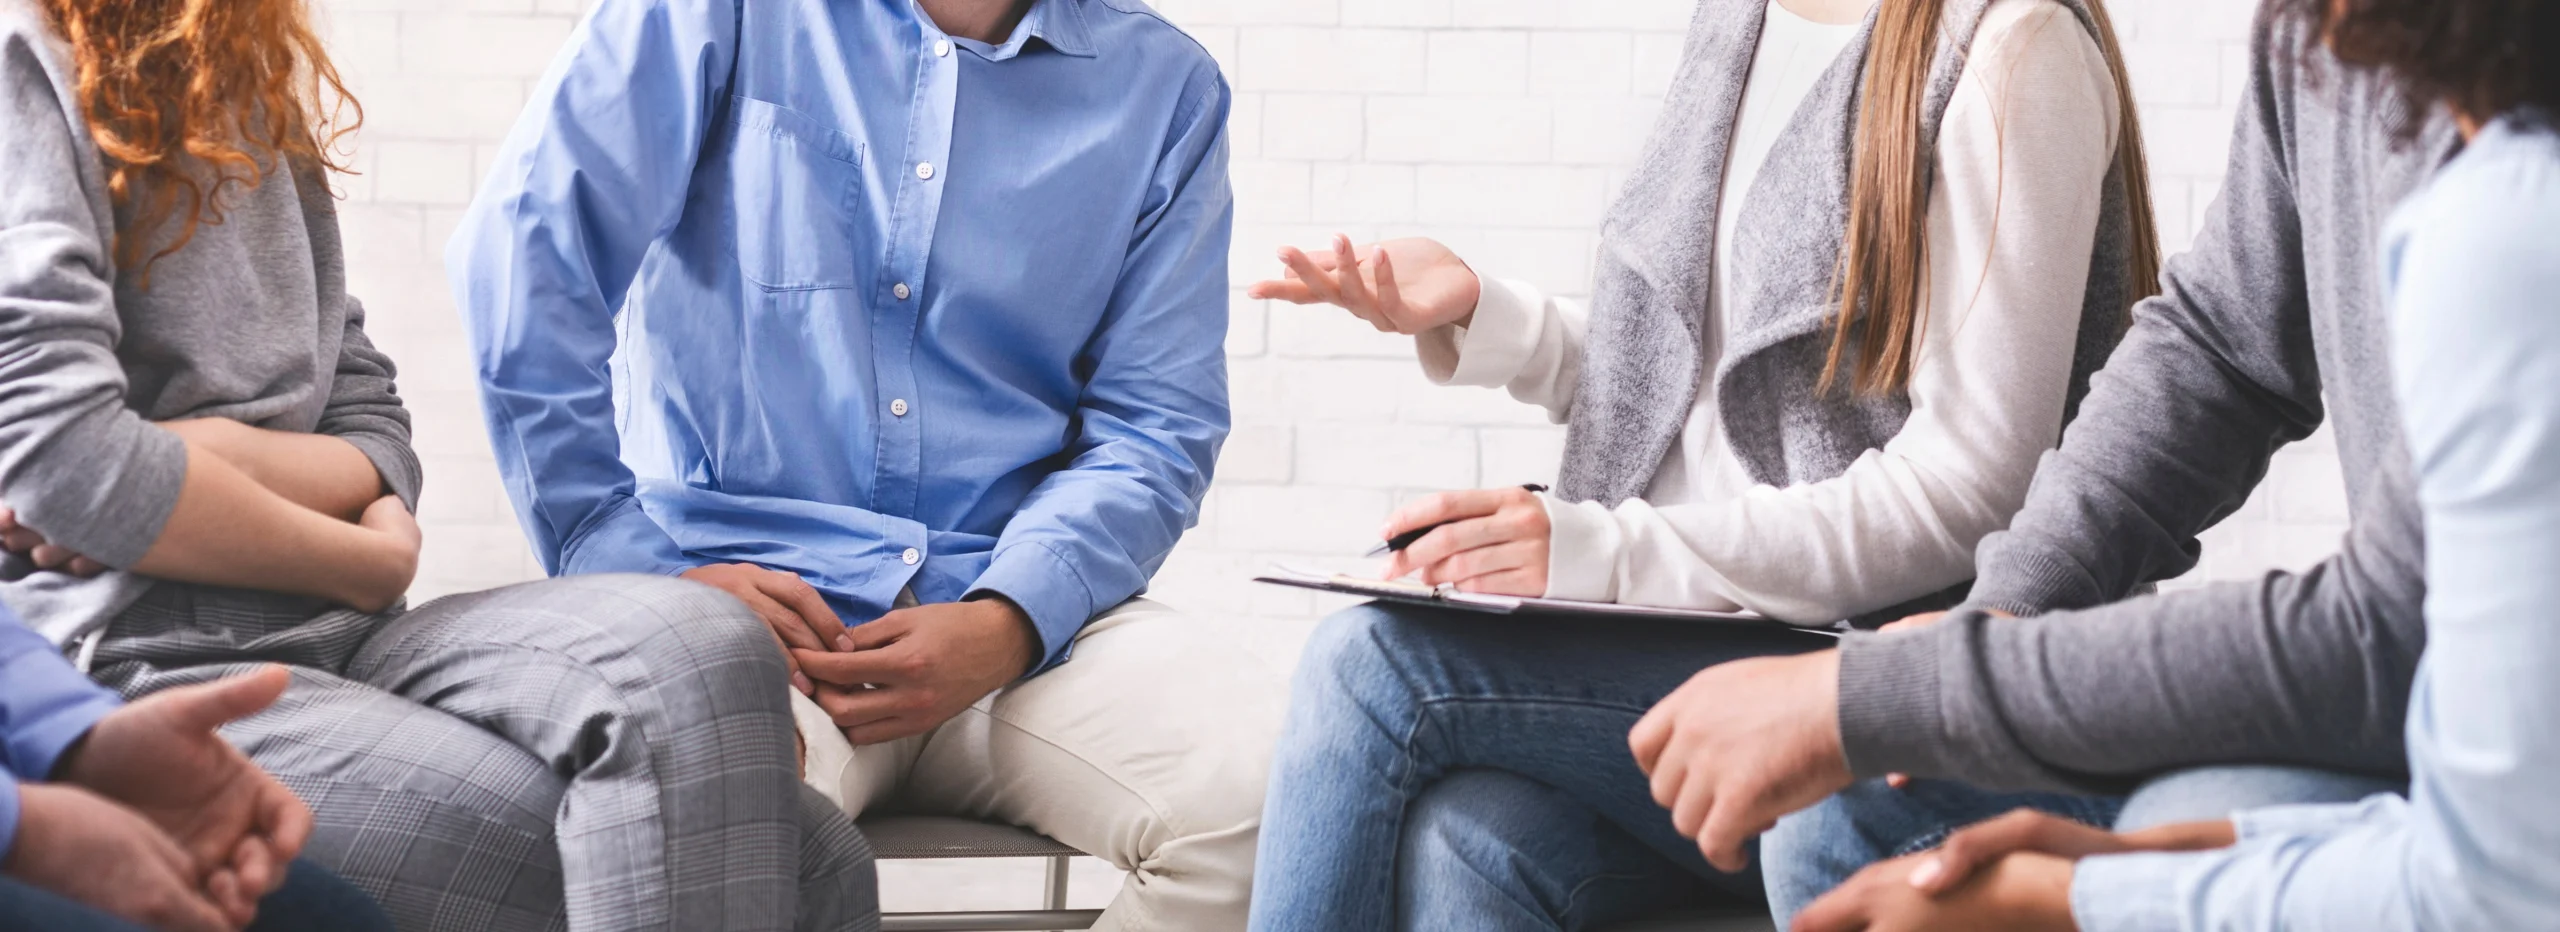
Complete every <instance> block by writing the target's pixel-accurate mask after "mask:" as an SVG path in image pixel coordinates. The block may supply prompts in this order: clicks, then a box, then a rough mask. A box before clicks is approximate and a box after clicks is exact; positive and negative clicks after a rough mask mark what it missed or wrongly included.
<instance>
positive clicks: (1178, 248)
mask: <svg viewBox="0 0 2560 932" xmlns="http://www.w3.org/2000/svg"><path fill="white" fill-rule="evenodd" d="M1228 101H1229V97H1228V92H1227V88H1226V84H1225V82H1224V81H1223V80H1221V79H1220V78H1219V76H1218V70H1217V65H1216V64H1215V62H1214V61H1213V60H1212V59H1211V58H1210V57H1209V55H1208V53H1207V52H1206V51H1204V50H1203V49H1202V48H1201V47H1200V46H1199V45H1198V44H1197V43H1195V42H1193V41H1192V40H1191V39H1190V38H1189V37H1187V36H1184V35H1183V34H1182V33H1181V32H1179V31H1178V30H1176V29H1175V28H1174V27H1172V26H1171V25H1169V24H1167V23H1166V22H1165V21H1164V20H1163V19H1161V18H1159V17H1158V16H1156V15H1155V14H1154V13H1153V12H1151V11H1149V10H1148V9H1147V8H1146V7H1144V6H1143V5H1141V4H1139V3H1137V2H1134V0H1040V2H1038V3H1036V4H1034V5H1033V6H1032V7H1031V9H1030V11H1029V13H1028V15H1027V16H1026V18H1025V19H1024V21H1023V22H1022V24H1021V25H1020V27H1019V28H1017V29H1015V30H1014V32H1013V35H1012V36H1011V38H1009V39H1008V40H1007V41H1006V42H1005V43H1004V44H1002V45H988V44H985V43H982V42H977V41H973V40H970V39H964V38H957V37H953V36H949V35H946V34H944V33H943V32H942V30H941V29H939V28H937V27H936V26H935V24H934V22H933V20H932V19H931V18H930V17H928V16H926V15H925V14H924V13H923V12H922V10H921V9H920V8H918V6H917V5H916V3H915V0H773V2H762V0H759V2H755V3H743V2H739V0H604V2H602V3H601V4H599V5H598V6H597V8H596V9H595V11H594V12H593V13H592V14H590V15H589V17H588V18H587V20H586V21H585V22H584V23H583V24H582V25H581V26H580V27H579V29H578V31H577V33H576V34H575V35H574V36H573V37H572V38H571V39H570V42H569V45H568V49H567V50H566V51H565V52H563V53H562V55H561V58H560V59H559V61H557V62H556V63H554V65H553V66H552V69H551V72H550V73H549V75H548V76H546V77H545V78H544V80H543V81H542V82H541V84H540V86H539V87H538V88H537V89H536V90H535V92H534V94H533V98H532V102H531V103H530V105H529V106H528V107H527V109H526V111H525V115H524V117H523V119H522V121H521V122H520V123H518V125H517V126H516V128H515V131H514V133H513V134H512V135H511V136H510V137H509V138H508V141H507V144H506V147H505V149H504V150H503V151H502V152H501V154H500V155H499V157H498V159H497V161H496V164H495V167H494V169H493V170H492V172H491V176H490V178H489V180H488V184H487V187H486V189H485V190H483V191H482V192H481V196H480V198H479V200H478V201H477V202H476V203H475V204H474V205H473V207H472V209H471V212H470V213H469V215H468V216H466V217H465V218H464V220H463V222H462V225H461V229H460V230H459V231H458V232H457V233H456V234H455V235H454V240H453V244H452V247H451V250H450V254H449V266H450V269H451V273H452V276H453V280H454V288H455V291H456V293H457V294H458V296H459V301H460V303H461V305H462V310H463V315H464V317H465V318H466V321H467V323H468V326H469V330H470V335H471V340H472V345H473V350H474V353H475V358H476V361H477V363H478V366H479V374H480V379H481V383H482V388H483V399H484V402H485V405H486V410H487V415H488V423H489V430H490V436H491V438H492V441H493V443H494V446H495V449H496V453H497V459H498V465H499V470H500V472H501V473H503V474H504V476H505V479H506V484H507V490H508V493H509V494H510V495H511V496H512V497H513V499H514V501H515V505H516V509H517V511H518V513H519V515H520V516H521V518H522V520H523V522H524V527H525V530H526V532H527V534H528V535H530V537H531V538H532V541H533V546H534V548H535V551H536V552H537V553H538V554H539V555H540V557H541V559H542V562H543V566H544V567H545V568H546V569H549V570H550V571H552V572H554V573H562V574H566V573H590V572H604V571H636V572H648V573H670V572H677V571H680V570H682V569H685V568H689V567H693V566H698V565H702V564H707V563H717V562H749V563H757V564H762V565H764V566H768V567H772V568H775V569H779V570H786V571H789V572H793V573H797V574H799V575H801V576H803V577H805V578H807V579H808V580H809V581H810V582H811V583H812V584H814V585H815V586H816V587H817V588H818V590H819V591H820V592H822V593H824V594H825V595H826V597H827V599H828V601H829V602H830V603H831V604H833V605H834V606H835V608H836V610H837V611H838V612H839V613H841V614H842V615H843V616H844V618H845V620H846V621H848V622H850V623H861V622H864V621H868V620H870V619H873V618H876V617H878V616H879V615H881V614H882V613H884V612H886V611H887V610H888V608H889V606H890V604H891V602H892V600H894V599H895V598H896V597H897V595H898V593H899V591H900V590H902V589H912V590H913V592H914V594H915V595H916V597H917V598H918V599H920V600H922V601H924V602H927V603H933V602H944V601H951V600H956V599H960V598H963V597H965V596H968V595H972V594H976V593H979V592H992V593H997V594H1001V595H1003V596H1005V597H1006V598H1009V599H1011V600H1013V601H1014V602H1015V603H1017V604H1019V605H1021V606H1022V608H1023V609H1024V610H1025V611H1026V612H1027V613H1028V614H1029V615H1030V616H1031V619H1032V621H1033V623H1034V625H1035V626H1036V627H1037V628H1038V629H1039V632H1040V635H1041V638H1042V640H1043V642H1044V647H1045V657H1046V658H1047V660H1048V662H1050V663H1055V662H1057V661H1058V660H1060V659H1062V658H1063V657H1064V656H1065V651H1066V646H1067V644H1068V642H1069V640H1070V639H1071V638H1073V636H1074V635H1075V633H1076V632H1077V631H1078V630H1080V629H1081V628H1082V627H1083V625H1084V624H1085V623H1086V622H1087V621H1088V620H1090V619H1091V618H1092V617H1093V616H1094V615H1095V614H1097V613H1099V612H1101V611H1102V610H1104V609H1107V608H1109V607H1111V606H1112V605H1115V604H1117V603H1119V602H1121V601H1123V600H1125V599H1127V598H1129V597H1130V596H1132V595H1134V594H1136V593H1137V592H1139V591H1140V590H1141V589H1143V588H1144V587H1145V585H1146V582H1147V578H1148V576H1149V575H1151V574H1152V573H1153V572H1154V571H1155V569H1156V568H1157V567H1158V566H1159V565H1161V564H1162V562H1163V560H1164V557H1165V555H1166V554H1167V553H1168V552H1169V551H1171V550H1172V548H1173V545H1174V542H1175V540H1176V539H1177V538H1178V537H1180V535H1181V534H1182V532H1183V531H1184V530H1185V529H1186V528H1188V527H1190V525H1191V524H1192V523H1193V521H1194V520H1195V519H1196V517H1197V515H1198V512H1199V503H1200V499H1201V496H1202V494H1203V493H1204V492H1205V491H1206V490H1207V489H1208V486H1209V477H1210V467H1211V465H1212V463H1213V462H1214V461H1215V459H1216V456H1217V450H1218V446H1219V444H1220V443H1221V442H1222V441H1223V440H1224V438H1225V435H1226V432H1227V426H1228V409H1227V384H1226V368H1225V357H1224V354H1223V353H1224V351H1223V344H1224V341H1225V334H1226V319H1227V310H1226V308H1227V273H1226V268H1227V266H1226V253H1227V244H1228V239H1229V235H1230V232H1231V227H1232V225H1233V207H1232V201H1231V197H1230V194H1229V191H1228V186H1227V151H1226V136H1225V127H1226V121H1227V110H1228ZM608 359H610V365H609V364H608Z"/></svg>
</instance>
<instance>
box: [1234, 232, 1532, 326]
mask: <svg viewBox="0 0 2560 932" xmlns="http://www.w3.org/2000/svg"><path fill="white" fill-rule="evenodd" d="M1280 262H1281V263H1282V264H1283V265H1285V266H1287V269H1286V271H1285V272H1284V275H1285V277H1283V278H1278V279H1273V280H1270V281H1263V282H1255V283H1254V284H1253V285H1252V287H1250V288H1247V289H1245V293H1246V294H1248V295H1251V296H1253V297H1256V298H1271V299H1275V300H1280V301H1287V302H1289V303H1291V304H1331V305H1335V306H1338V307H1341V308H1343V309H1344V310H1348V311H1350V312H1351V313H1352V314H1353V315H1355V316H1357V317H1359V318H1360V319H1361V320H1364V321H1368V322H1369V325H1370V326H1372V327H1376V328H1378V329H1379V330H1380V331H1383V332H1387V333H1405V334H1412V333H1421V332H1423V331H1425V330H1430V329H1432V328H1435V327H1440V326H1445V325H1448V324H1458V325H1461V326H1463V325H1465V324H1466V322H1467V321H1468V320H1470V319H1472V318H1474V317H1475V312H1476V299H1477V298H1478V297H1479V296H1481V295H1482V293H1483V288H1484V283H1483V282H1482V281H1479V280H1478V279H1477V278H1476V273H1475V270H1474V269H1471V268H1468V267H1467V264H1466V263H1465V262H1464V261H1461V260H1460V259H1459V258H1458V256H1457V254H1456V253H1453V252H1450V251H1449V247H1447V246H1443V245H1440V242H1439V241H1438V240H1431V239H1423V238H1419V237H1414V238H1407V239H1392V240H1388V241H1386V242H1383V243H1373V244H1370V245H1368V246H1363V247H1359V248H1357V249H1354V248H1352V246H1351V238H1350V237H1347V236H1338V235H1337V236H1335V237H1334V238H1333V245H1332V248H1331V249H1329V250H1325V251H1319V252H1315V253H1312V254H1311V253H1308V252H1305V251H1302V250H1300V249H1298V247H1295V246H1282V247H1280Z"/></svg>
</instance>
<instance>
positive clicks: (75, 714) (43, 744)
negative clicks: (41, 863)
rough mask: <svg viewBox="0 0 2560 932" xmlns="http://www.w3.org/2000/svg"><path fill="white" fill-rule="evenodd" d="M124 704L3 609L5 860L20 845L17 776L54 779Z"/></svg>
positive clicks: (0, 677) (1, 845) (0, 846)
mask: <svg viewBox="0 0 2560 932" xmlns="http://www.w3.org/2000/svg"><path fill="white" fill-rule="evenodd" d="M122 704H123V703H122V702H121V701H120V700H118V699H117V698H116V694H115V693H112V692H109V691H107V689H106V688H105V687H102V686H99V685H98V684H97V683H94V682H91V681H90V679H89V678H88V677H86V676H83V675H81V673H80V670H79V668H77V667H74V666H72V665H71V661H69V660H67V659H64V658H63V656H62V652H61V651H59V650H56V649H55V648H54V646H53V642H51V641H47V640H45V639H44V637H43V636H42V635H39V634H37V633H35V632H33V631H29V630H27V628H26V626H24V625H21V624H19V623H18V618H17V616H16V615H13V614H10V613H9V612H8V611H7V610H6V609H0V858H5V857H7V856H8V853H9V848H10V846H11V845H13V844H15V843H16V842H17V837H18V781H17V775H20V774H24V775H26V777H27V778H28V779H34V780H42V779H44V778H45V777H46V776H48V775H50V774H52V773H53V768H54V764H55V763H56V762H58V761H60V760H61V758H62V752H64V751H66V750H69V749H70V747H71V744H72V742H75V741H78V740H80V736H81V735H85V734H88V733H89V729H90V728H91V727H94V726H96V725H97V724H98V720H99V719H102V718H105V717H107V713H109V712H113V711H115V710H116V707H117V706H119V705H122Z"/></svg>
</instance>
